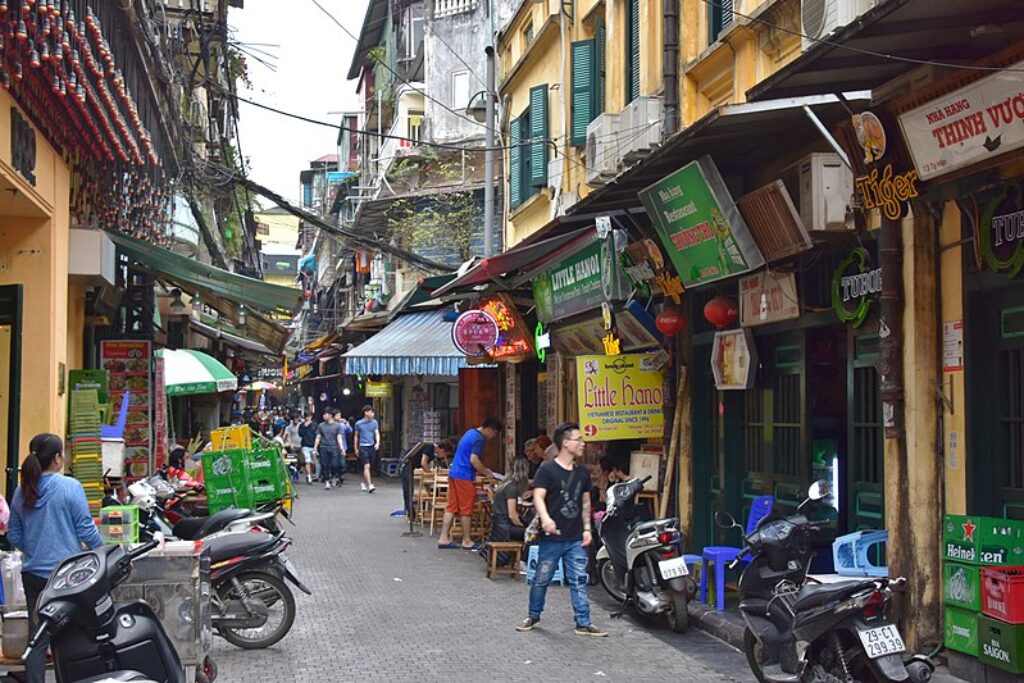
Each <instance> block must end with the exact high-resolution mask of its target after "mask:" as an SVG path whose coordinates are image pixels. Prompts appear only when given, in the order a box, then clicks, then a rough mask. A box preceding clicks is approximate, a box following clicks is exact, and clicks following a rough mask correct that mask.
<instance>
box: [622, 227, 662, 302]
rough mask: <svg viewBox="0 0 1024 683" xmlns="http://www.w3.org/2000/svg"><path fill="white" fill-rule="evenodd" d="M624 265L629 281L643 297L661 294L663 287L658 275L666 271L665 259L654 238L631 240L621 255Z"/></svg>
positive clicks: (624, 271) (623, 270)
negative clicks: (658, 280)
mask: <svg viewBox="0 0 1024 683" xmlns="http://www.w3.org/2000/svg"><path fill="white" fill-rule="evenodd" d="M619 260H620V263H621V265H622V272H623V273H625V275H626V277H627V278H628V279H629V283H630V284H631V285H632V286H633V289H634V290H636V292H637V294H639V295H640V296H642V297H648V296H650V295H651V294H661V293H662V289H661V285H660V283H659V282H657V279H658V276H659V275H662V274H663V273H664V272H665V259H663V258H662V256H661V250H660V249H658V245H657V244H655V243H654V240H652V239H642V240H640V241H639V242H631V243H630V244H629V246H627V247H626V248H625V249H624V250H623V251H622V253H621V254H620V255H619Z"/></svg>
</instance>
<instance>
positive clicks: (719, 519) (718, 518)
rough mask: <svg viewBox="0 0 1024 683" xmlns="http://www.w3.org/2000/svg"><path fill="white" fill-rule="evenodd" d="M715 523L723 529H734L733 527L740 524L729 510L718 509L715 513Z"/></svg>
mask: <svg viewBox="0 0 1024 683" xmlns="http://www.w3.org/2000/svg"><path fill="white" fill-rule="evenodd" d="M715 524H717V525H718V526H719V527H720V528H722V529H732V528H733V527H737V526H739V524H737V523H736V520H735V519H734V518H733V516H732V515H730V514H729V513H728V512H722V511H718V512H716V513H715Z"/></svg>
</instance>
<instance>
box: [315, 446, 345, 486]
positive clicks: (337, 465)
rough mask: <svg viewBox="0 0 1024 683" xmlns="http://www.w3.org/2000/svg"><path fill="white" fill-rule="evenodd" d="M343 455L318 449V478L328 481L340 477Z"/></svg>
mask: <svg viewBox="0 0 1024 683" xmlns="http://www.w3.org/2000/svg"><path fill="white" fill-rule="evenodd" d="M343 457H345V456H344V454H342V453H340V452H338V451H331V450H326V449H324V448H321V449H320V478H321V479H323V480H324V481H330V480H331V479H334V478H335V477H341V460H342V458H343Z"/></svg>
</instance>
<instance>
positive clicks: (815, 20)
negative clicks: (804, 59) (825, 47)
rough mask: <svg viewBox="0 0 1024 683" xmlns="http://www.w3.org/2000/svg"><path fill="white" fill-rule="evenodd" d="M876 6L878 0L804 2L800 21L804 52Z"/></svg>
mask: <svg viewBox="0 0 1024 683" xmlns="http://www.w3.org/2000/svg"><path fill="white" fill-rule="evenodd" d="M876 4H878V0H802V2H801V5H800V19H801V21H802V23H803V34H804V38H803V48H804V51H806V50H807V49H808V48H811V47H814V45H815V44H816V43H817V42H818V41H820V40H822V39H824V38H826V37H827V36H828V35H829V34H830V33H832V32H833V31H835V30H836V29H838V28H841V27H843V26H846V25H847V24H849V23H850V22H851V21H853V20H854V19H856V18H857V17H859V16H860V15H862V14H864V13H865V12H867V11H868V10H869V9H871V8H872V7H874V6H875V5H876Z"/></svg>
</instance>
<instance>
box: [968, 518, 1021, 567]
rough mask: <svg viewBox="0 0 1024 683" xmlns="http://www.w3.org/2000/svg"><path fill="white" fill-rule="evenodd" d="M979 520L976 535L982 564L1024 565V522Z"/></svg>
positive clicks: (979, 558)
mask: <svg viewBox="0 0 1024 683" xmlns="http://www.w3.org/2000/svg"><path fill="white" fill-rule="evenodd" d="M979 520H980V521H979V522H978V530H977V532H976V534H977V535H978V553H979V556H978V560H979V562H980V563H981V564H983V565H997V564H1014V565H1021V564H1024V522H1019V521H1017V520H1013V519H1002V518H999V517H981V518H979Z"/></svg>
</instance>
